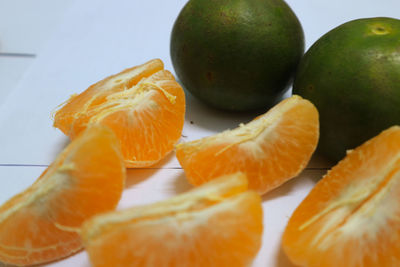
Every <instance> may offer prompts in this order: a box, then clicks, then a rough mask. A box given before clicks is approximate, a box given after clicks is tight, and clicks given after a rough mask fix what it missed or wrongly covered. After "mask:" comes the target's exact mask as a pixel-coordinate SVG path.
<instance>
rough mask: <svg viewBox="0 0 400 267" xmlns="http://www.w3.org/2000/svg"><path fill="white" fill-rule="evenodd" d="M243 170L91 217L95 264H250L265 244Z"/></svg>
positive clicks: (89, 245) (86, 234)
mask: <svg viewBox="0 0 400 267" xmlns="http://www.w3.org/2000/svg"><path fill="white" fill-rule="evenodd" d="M246 189H247V180H246V178H245V176H244V175H243V174H240V173H238V174H233V175H230V176H225V177H220V178H218V179H215V180H214V181H212V182H210V183H208V184H205V185H204V186H202V187H198V188H196V189H194V190H192V191H189V192H187V193H184V194H181V195H178V196H176V197H173V198H171V199H169V200H166V201H164V202H159V203H155V204H150V205H146V206H139V207H134V208H131V209H128V210H123V211H118V212H112V213H108V214H103V215H99V216H96V217H94V218H92V219H91V220H89V221H87V222H86V223H85V224H84V225H83V228H82V239H83V241H84V244H85V248H86V250H87V251H88V253H89V257H90V260H91V262H92V265H93V266H95V267H103V266H104V267H105V266H116V267H119V266H121V267H122V266H158V267H162V266H191V267H196V266H198V267H200V266H219V267H222V266H246V265H248V264H249V263H250V262H251V261H252V259H253V258H254V256H255V255H256V254H257V251H258V250H259V248H260V245H261V235H262V207H261V199H260V197H259V196H258V194H257V193H255V192H250V191H246Z"/></svg>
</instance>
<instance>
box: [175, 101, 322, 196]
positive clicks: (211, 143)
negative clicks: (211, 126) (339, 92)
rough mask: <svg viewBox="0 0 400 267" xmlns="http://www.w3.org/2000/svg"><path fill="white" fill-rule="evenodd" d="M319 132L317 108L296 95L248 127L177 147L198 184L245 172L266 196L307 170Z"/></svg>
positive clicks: (189, 173) (187, 168)
mask: <svg viewBox="0 0 400 267" xmlns="http://www.w3.org/2000/svg"><path fill="white" fill-rule="evenodd" d="M318 136H319V122H318V111H317V110H316V108H315V107H314V106H313V104H311V103H310V102H309V101H307V100H305V99H302V98H301V97H299V96H292V97H290V98H288V99H285V100H283V101H282V102H281V103H279V104H278V105H276V106H275V107H274V108H272V109H271V110H270V111H268V112H267V113H265V114H263V115H261V116H258V117H257V118H255V119H254V120H253V121H251V122H249V123H248V124H246V125H240V126H239V127H238V128H236V129H234V130H227V131H224V132H222V133H219V134H216V135H213V136H209V137H206V138H202V139H199V140H195V141H191V142H187V143H182V144H179V145H177V147H176V156H177V158H178V160H179V162H180V164H181V165H182V167H183V169H184V170H185V173H186V176H187V178H188V180H189V182H191V183H192V184H194V185H200V184H202V183H204V182H206V181H209V180H211V179H212V178H213V177H217V176H220V175H223V174H228V173H233V172H237V171H241V172H243V173H246V175H247V177H248V179H249V188H251V189H253V190H256V191H257V192H259V193H261V194H262V193H265V192H268V191H270V190H272V189H273V188H275V187H277V186H279V185H280V184H282V183H284V182H286V181H287V180H289V179H290V178H292V177H295V176H296V175H298V174H299V173H300V172H301V171H302V170H303V169H304V168H305V166H306V165H307V163H308V161H309V159H310V157H311V155H312V153H313V152H314V150H315V148H316V145H317V142H318Z"/></svg>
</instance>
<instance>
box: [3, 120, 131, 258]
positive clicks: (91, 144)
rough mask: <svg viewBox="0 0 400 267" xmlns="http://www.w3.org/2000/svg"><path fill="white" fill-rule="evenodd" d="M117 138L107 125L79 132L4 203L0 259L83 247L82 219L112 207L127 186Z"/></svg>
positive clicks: (65, 253) (62, 252) (41, 255)
mask: <svg viewBox="0 0 400 267" xmlns="http://www.w3.org/2000/svg"><path fill="white" fill-rule="evenodd" d="M124 182H125V167H124V161H123V158H122V154H121V151H120V148H119V144H118V140H117V139H116V138H115V135H114V134H113V133H112V132H111V130H109V129H107V128H105V127H104V126H92V127H90V128H88V129H87V130H86V131H84V132H83V133H82V134H81V135H80V136H79V137H77V138H76V139H75V140H74V141H73V142H72V143H70V145H68V146H67V147H66V149H65V150H64V151H63V152H62V153H61V154H60V155H59V156H58V157H57V159H56V160H55V161H54V162H53V163H52V164H51V165H50V166H49V167H48V168H47V169H46V170H45V171H44V172H43V173H42V175H41V176H40V177H39V178H38V179H37V180H36V182H35V183H34V184H33V185H32V186H30V187H29V188H28V189H26V190H25V191H23V192H22V193H20V194H18V195H16V196H14V197H13V198H11V199H10V200H8V201H7V202H6V203H4V204H3V205H2V206H0V265H1V262H3V263H7V264H14V265H21V266H24V265H33V264H39V263H43V262H48V261H53V260H56V259H59V258H62V257H65V256H68V255H70V254H72V253H74V252H76V251H77V250H79V249H81V248H82V243H81V239H80V237H79V234H78V233H77V229H79V228H80V227H81V224H82V222H83V221H84V220H86V219H88V218H90V217H91V216H93V215H95V214H98V213H100V212H105V211H110V210H113V209H114V208H115V207H116V205H117V203H118V201H119V199H120V197H121V193H122V190H123V188H124Z"/></svg>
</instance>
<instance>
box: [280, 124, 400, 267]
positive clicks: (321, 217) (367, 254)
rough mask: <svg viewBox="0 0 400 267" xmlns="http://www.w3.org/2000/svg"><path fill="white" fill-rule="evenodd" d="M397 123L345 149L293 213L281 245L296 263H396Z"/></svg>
mask: <svg viewBox="0 0 400 267" xmlns="http://www.w3.org/2000/svg"><path fill="white" fill-rule="evenodd" d="M399 194H400V127H398V126H394V127H391V128H389V129H388V130H386V131H383V132H382V133H381V134H379V135H378V136H376V137H374V138H372V139H371V140H369V141H367V142H366V143H364V144H363V145H361V146H360V147H358V148H356V149H355V150H353V151H350V152H348V154H347V156H346V157H345V158H344V159H343V160H342V161H340V162H339V163H338V164H337V165H336V166H335V167H333V168H332V169H331V170H330V171H329V172H328V173H327V174H326V175H325V176H324V178H323V179H322V180H321V181H320V182H319V183H318V184H317V185H316V186H315V187H314V189H313V190H312V191H311V192H310V193H309V195H308V196H307V197H306V198H305V199H304V201H303V202H302V203H301V204H300V205H299V207H298V208H297V209H296V211H295V212H294V213H293V215H292V217H291V218H290V220H289V223H288V225H287V227H286V230H285V233H284V235H283V248H284V250H285V252H286V254H287V255H288V256H289V258H290V259H291V260H292V261H293V262H294V263H296V264H298V265H301V266H320V267H323V266H338V265H342V266H399V265H400V256H399V255H400V245H399V240H400V226H399V225H400V217H399V213H400V201H399Z"/></svg>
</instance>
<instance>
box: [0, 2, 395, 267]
mask: <svg viewBox="0 0 400 267" xmlns="http://www.w3.org/2000/svg"><path fill="white" fill-rule="evenodd" d="M287 2H288V4H289V5H290V6H291V7H292V9H293V10H294V12H295V13H296V14H297V16H298V17H299V19H300V21H301V23H302V26H303V29H304V32H305V36H306V47H307V48H308V47H310V45H312V43H314V42H315V41H316V40H317V39H318V38H319V37H321V36H322V35H323V34H324V33H326V32H327V31H329V30H330V29H332V28H334V27H336V26H338V25H340V24H342V23H344V22H347V21H349V20H352V19H356V18H364V17H377V16H388V17H395V18H400V13H399V10H400V2H399V1H398V0H382V1H379V2H378V1H374V0H353V1H345V0H337V1H320V0H304V1H295V0H288V1H287ZM185 3H186V1H185V0H175V1H162V0H148V1H128V0H117V1H106V0H98V1H76V0H58V1H51V0H36V1H29V0H18V1H15V0H0V77H1V78H0V129H2V130H1V131H0V203H3V202H4V201H6V200H7V199H8V198H10V197H11V196H13V195H14V194H16V193H18V192H20V191H22V190H23V189H25V188H27V187H28V186H29V185H30V184H32V183H33V182H34V181H35V180H36V178H37V177H38V176H39V175H40V174H41V172H42V171H43V170H44V169H45V168H46V167H47V166H48V165H49V164H50V163H51V162H52V160H54V158H55V156H56V155H57V154H58V153H59V152H60V151H61V150H62V148H64V147H65V145H66V144H67V143H68V138H67V137H65V136H64V135H63V134H62V133H61V132H60V131H58V130H57V129H54V128H53V127H52V121H51V116H50V114H51V112H52V111H53V110H54V109H55V108H56V107H57V105H58V104H59V103H62V102H63V101H64V100H65V99H67V98H68V97H69V96H70V95H71V94H73V93H76V92H81V91H83V90H84V89H86V88H87V87H88V86H89V85H91V84H93V83H94V82H96V81H98V80H100V79H102V78H104V77H106V76H108V75H110V74H113V73H117V72H119V71H121V70H122V69H124V68H127V67H131V66H134V65H139V64H141V63H144V62H146V61H148V60H150V59H153V58H160V59H162V60H163V61H164V63H165V68H166V69H168V70H171V71H172V72H173V68H172V64H171V60H170V57H169V37H170V32H171V29H172V25H173V22H174V20H175V18H176V17H177V15H178V13H179V11H180V9H181V8H182V7H183V6H184V4H185ZM289 94H290V92H288V94H286V96H288V95H289ZM254 116H255V114H249V113H244V114H237V113H235V114H232V113H229V112H222V111H217V110H213V109H209V108H207V107H206V106H204V105H203V104H202V103H199V102H198V101H197V100H196V99H193V98H192V97H191V96H190V94H187V112H186V118H185V126H184V129H183V133H182V135H183V137H182V140H181V141H188V140H194V139H197V138H200V137H204V136H208V135H211V134H214V133H217V132H221V131H223V130H225V129H232V128H235V127H236V126H237V125H239V123H243V122H247V121H249V120H251V119H252V118H253V117H254ZM188 122H191V123H188ZM331 166H332V163H330V162H328V161H325V160H323V159H322V158H320V157H318V156H314V157H313V159H312V160H311V162H310V163H309V165H308V166H307V168H306V169H305V170H304V171H303V172H302V173H301V174H300V175H299V176H298V177H296V178H294V179H292V180H291V181H289V182H287V183H285V184H284V185H283V186H281V187H279V188H277V189H275V190H273V191H272V192H270V193H268V194H266V195H264V196H263V198H262V200H263V202H262V205H263V211H264V233H263V243H262V247H261V249H260V251H259V253H258V255H257V257H256V258H255V260H254V262H253V267H262V266H263V267H264V266H271V267H274V266H278V267H286V266H288V267H290V266H292V265H291V263H290V262H289V261H288V259H287V258H286V256H285V255H284V254H283V253H282V251H281V249H280V239H281V235H282V232H283V230H284V228H285V225H286V223H287V220H288V219H289V217H290V215H291V214H292V212H293V210H294V209H295V208H296V207H297V205H298V204H299V203H300V202H301V200H302V199H303V198H304V197H305V196H306V195H307V193H308V192H309V191H310V190H311V189H312V187H313V186H314V185H315V183H316V182H317V181H318V180H319V179H320V178H321V177H322V176H323V175H324V174H325V173H326V171H327V169H329V168H330V167H331ZM190 188H191V186H190V185H189V184H188V183H187V181H186V179H185V176H184V173H183V171H182V169H181V168H180V165H179V163H178V161H177V160H176V158H175V155H174V154H173V153H171V155H169V156H168V157H167V158H166V159H164V160H163V161H162V162H160V163H159V164H157V165H156V166H154V167H151V168H144V169H130V170H129V171H128V178H127V184H126V189H125V190H124V193H123V196H122V199H121V201H120V204H119V206H118V209H124V208H128V207H131V206H134V205H139V204H144V203H152V202H155V201H159V200H163V199H166V198H168V197H171V196H173V195H176V194H179V193H182V192H185V191H187V190H189V189H190ZM0 265H1V263H0ZM71 265H74V266H76V267H78V266H79V267H85V266H90V264H89V261H88V258H87V255H86V253H85V252H84V251H82V252H80V253H78V254H75V255H73V256H71V257H69V258H66V259H64V260H61V261H57V262H54V263H51V264H47V265H45V266H54V267H61V266H71Z"/></svg>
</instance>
